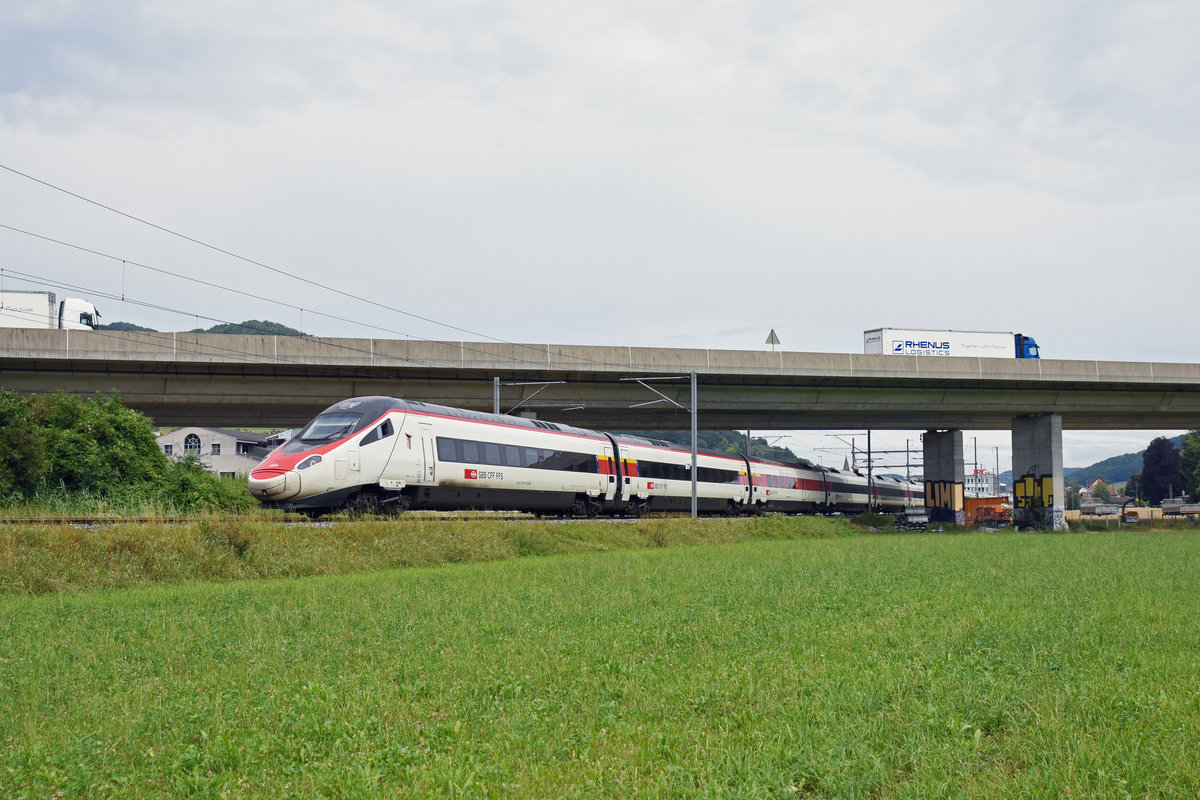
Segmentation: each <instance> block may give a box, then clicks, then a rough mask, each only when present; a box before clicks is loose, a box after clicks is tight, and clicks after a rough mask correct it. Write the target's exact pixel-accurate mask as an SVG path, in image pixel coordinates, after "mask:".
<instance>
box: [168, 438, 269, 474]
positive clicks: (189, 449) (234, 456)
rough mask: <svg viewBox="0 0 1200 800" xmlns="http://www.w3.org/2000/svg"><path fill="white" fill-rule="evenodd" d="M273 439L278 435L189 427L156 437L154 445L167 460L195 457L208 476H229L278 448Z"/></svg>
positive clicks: (253, 464)
mask: <svg viewBox="0 0 1200 800" xmlns="http://www.w3.org/2000/svg"><path fill="white" fill-rule="evenodd" d="M276 436H278V434H275V435H270V434H265V433H249V432H248V431H231V430H226V429H225V428H197V427H192V428H179V429H178V430H174V431H171V432H170V433H164V434H160V435H159V436H158V437H157V439H156V441H157V442H158V446H159V448H160V449H161V450H162V451H163V452H164V453H166V454H167V455H169V456H172V457H175V458H186V457H187V456H196V457H197V458H199V459H200V463H201V464H203V465H204V468H205V469H207V470H208V471H209V472H212V473H214V474H216V475H225V476H233V475H239V474H245V473H247V472H249V471H250V470H252V469H254V468H255V467H256V466H258V462H260V461H262V460H263V458H265V457H266V455H267V453H269V452H271V448H272V447H274V446H275V444H278V441H277V440H276V438H275V437H276Z"/></svg>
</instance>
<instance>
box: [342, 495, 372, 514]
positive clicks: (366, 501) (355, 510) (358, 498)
mask: <svg viewBox="0 0 1200 800" xmlns="http://www.w3.org/2000/svg"><path fill="white" fill-rule="evenodd" d="M379 511H380V508H379V497H378V496H376V495H374V494H371V493H370V492H359V493H358V494H357V495H355V496H354V498H353V499H351V500H350V501H349V502H347V503H346V513H348V514H350V515H351V516H353V517H361V516H364V515H366V514H378V513H379Z"/></svg>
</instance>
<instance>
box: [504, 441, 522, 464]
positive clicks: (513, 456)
mask: <svg viewBox="0 0 1200 800" xmlns="http://www.w3.org/2000/svg"><path fill="white" fill-rule="evenodd" d="M504 466H506V467H523V466H525V462H524V459H523V458H522V457H521V448H519V447H517V446H516V445H515V444H506V445H504Z"/></svg>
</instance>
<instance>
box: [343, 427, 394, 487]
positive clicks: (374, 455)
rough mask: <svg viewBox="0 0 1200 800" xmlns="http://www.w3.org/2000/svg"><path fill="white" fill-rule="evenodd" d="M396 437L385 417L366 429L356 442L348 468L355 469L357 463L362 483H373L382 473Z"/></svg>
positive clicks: (389, 458)
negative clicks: (356, 445)
mask: <svg viewBox="0 0 1200 800" xmlns="http://www.w3.org/2000/svg"><path fill="white" fill-rule="evenodd" d="M397 438H398V437H397V436H396V428H395V426H394V425H393V424H392V421H391V419H385V420H383V421H382V422H380V423H379V424H378V425H376V426H375V427H374V428H372V429H371V430H370V431H368V432H367V435H366V436H364V437H363V438H362V440H361V441H360V442H359V443H358V450H357V453H356V457H355V459H354V460H353V461H352V462H351V466H350V468H351V469H355V468H356V467H355V465H357V468H358V469H360V471H361V476H362V478H361V480H362V482H363V483H375V482H376V481H378V480H379V478H380V476H381V475H383V470H384V469H385V468H386V467H387V465H388V462H389V461H390V460H391V458H392V451H393V450H394V449H395V448H396V439H397Z"/></svg>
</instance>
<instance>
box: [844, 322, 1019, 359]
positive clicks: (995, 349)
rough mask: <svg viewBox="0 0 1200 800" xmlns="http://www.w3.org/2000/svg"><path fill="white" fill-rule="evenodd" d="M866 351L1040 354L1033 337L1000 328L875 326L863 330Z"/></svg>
mask: <svg viewBox="0 0 1200 800" xmlns="http://www.w3.org/2000/svg"><path fill="white" fill-rule="evenodd" d="M863 352H864V353H867V354H868V355H870V354H882V355H896V356H968V357H972V358H980V357H982V358H1014V357H1015V358H1038V357H1039V356H1038V344H1037V342H1035V341H1034V340H1033V337H1030V336H1025V335H1024V334H1020V333H1002V332H998V331H945V330H940V331H939V330H930V329H928V328H874V329H872V330H869V331H863Z"/></svg>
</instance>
